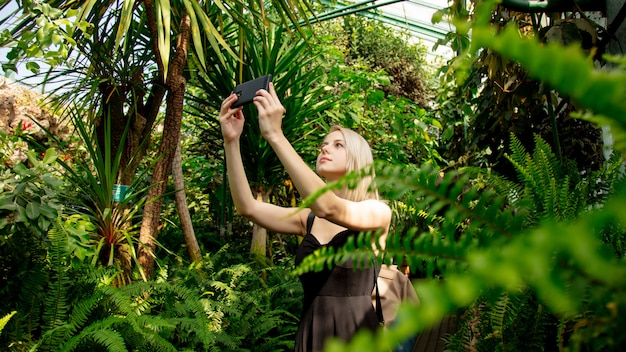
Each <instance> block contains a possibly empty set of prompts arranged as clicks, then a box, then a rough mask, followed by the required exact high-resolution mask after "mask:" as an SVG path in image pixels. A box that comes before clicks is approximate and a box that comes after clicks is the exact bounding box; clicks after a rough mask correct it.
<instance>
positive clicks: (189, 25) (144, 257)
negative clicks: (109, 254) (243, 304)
mask: <svg viewBox="0 0 626 352" xmlns="http://www.w3.org/2000/svg"><path fill="white" fill-rule="evenodd" d="M141 5H142V6H135V1H133V0H128V1H124V2H121V3H120V2H115V1H113V2H93V1H85V2H78V3H76V2H65V1H50V2H47V1H44V2H36V3H24V6H21V7H20V8H18V9H17V10H16V11H15V12H13V13H9V14H7V16H6V17H4V18H3V19H2V20H0V23H1V24H3V25H5V26H8V27H9V28H8V29H7V30H6V31H4V32H3V35H2V37H1V38H0V43H1V45H2V46H8V45H12V46H13V47H12V49H11V52H10V54H9V60H10V62H9V66H8V67H13V68H15V67H16V66H15V63H17V62H19V61H20V60H24V59H27V60H28V59H31V58H33V57H35V58H36V57H43V58H44V60H45V59H46V58H49V59H50V60H48V61H47V64H51V65H52V69H51V71H50V72H48V75H47V79H48V80H49V81H56V80H62V81H63V80H65V79H68V78H70V79H71V78H72V77H73V76H74V77H78V79H77V80H76V81H77V82H78V84H77V85H76V86H77V90H78V92H72V93H69V94H67V95H65V100H64V101H65V102H66V103H68V104H71V103H73V102H74V103H76V104H74V105H80V104H79V103H81V102H82V103H85V104H86V105H85V106H86V109H85V111H93V116H94V117H95V118H94V119H93V120H91V121H93V122H94V123H95V124H96V126H97V127H98V128H99V131H100V133H99V135H100V136H102V135H103V132H104V125H102V124H99V123H98V121H102V120H103V119H105V118H110V119H111V122H112V123H113V125H114V126H115V127H114V128H113V131H114V132H113V136H112V139H113V141H116V143H113V145H114V146H117V145H120V144H119V143H117V142H119V141H120V137H121V134H120V131H121V130H122V128H121V126H131V127H132V128H131V129H130V130H129V131H128V137H129V138H128V139H129V141H128V143H126V147H127V150H125V151H124V153H122V156H123V158H122V161H121V166H122V167H121V168H120V171H121V170H125V171H126V172H127V173H126V174H120V175H116V177H118V178H119V179H118V180H117V181H118V183H119V184H123V185H126V184H128V183H127V181H128V180H130V179H131V178H132V177H133V175H134V171H135V170H136V168H137V164H127V162H129V161H130V159H127V158H130V156H134V155H138V156H139V158H137V159H138V160H136V161H137V162H138V161H140V160H141V156H143V155H144V154H143V153H145V149H141V148H139V146H140V143H141V142H143V141H145V140H147V137H148V136H149V134H150V133H151V131H152V129H153V126H154V124H155V121H156V119H157V116H158V113H159V111H160V109H161V105H162V104H163V102H164V99H165V103H166V107H165V120H164V129H163V134H162V139H161V143H160V146H159V155H160V156H161V158H160V159H159V161H158V162H157V163H156V165H155V168H154V170H153V177H152V179H151V182H152V183H153V187H151V188H150V190H149V192H148V202H147V203H146V209H145V211H144V215H145V217H144V218H143V222H142V226H141V229H140V242H141V243H142V245H141V246H139V247H138V256H139V260H140V262H141V263H142V270H143V271H144V275H145V276H146V277H150V276H151V274H152V268H153V264H154V253H153V252H154V248H155V246H156V242H155V240H156V237H157V228H158V225H159V220H160V217H159V214H160V212H161V208H162V199H160V198H159V197H160V196H161V195H162V194H163V192H164V191H165V189H166V186H167V180H168V177H169V174H170V172H171V165H172V161H173V157H174V152H175V150H176V147H177V146H178V145H179V139H180V127H181V121H182V110H183V102H184V95H185V89H186V80H187V77H186V74H185V72H184V71H185V68H186V67H187V58H188V56H189V54H191V53H192V52H193V54H192V55H193V56H194V58H195V59H194V60H193V66H192V69H201V70H206V69H212V66H210V65H207V60H206V59H205V52H204V50H205V46H208V47H211V48H212V49H213V50H212V51H211V54H210V55H211V57H212V58H216V61H219V62H224V55H225V54H224V52H225V53H228V55H231V56H232V57H237V55H236V54H235V53H234V51H233V50H232V49H231V48H230V47H228V46H226V45H225V44H226V42H225V41H224V38H223V37H222V35H221V33H220V31H221V30H222V27H221V24H222V23H223V22H224V19H226V21H231V20H232V21H234V22H236V23H237V24H239V25H240V27H239V28H240V30H241V31H242V33H243V32H245V31H246V29H247V27H248V26H247V25H248V24H249V23H250V22H249V19H250V18H258V19H260V20H259V22H266V21H269V20H271V21H274V20H276V22H277V23H281V24H283V25H284V26H288V25H289V24H295V27H294V28H295V30H297V31H299V30H301V27H300V25H299V20H298V17H299V16H305V18H306V16H307V13H309V10H310V9H309V7H308V5H307V3H306V2H301V1H296V2H286V1H284V0H272V1H271V7H272V8H273V9H275V11H276V12H277V13H278V14H279V16H277V17H276V18H273V19H267V18H266V17H265V8H264V7H261V8H259V7H258V6H257V3H255V2H245V1H237V2H234V3H230V4H228V5H224V4H222V3H217V4H216V3H211V2H209V3H200V2H197V1H195V0H184V1H143V2H141ZM264 5H265V6H270V4H264ZM20 16H21V17H20ZM16 18H17V19H18V20H17V22H16V23H15V25H12V21H13V20H14V19H16ZM174 38H175V39H176V40H173V39H174ZM51 49H52V50H51ZM222 49H224V50H222ZM44 50H45V51H46V52H49V55H48V56H46V55H44V54H45V53H44ZM68 58H71V59H68ZM68 60H69V61H72V62H71V63H70V64H69V65H68V66H69V67H71V68H70V69H62V70H61V71H60V72H58V73H56V72H57V71H55V70H56V69H57V67H58V65H59V64H60V63H67V62H68ZM30 62H32V61H30ZM11 65H13V66H11ZM28 67H29V68H30V69H31V70H33V71H34V72H38V71H39V67H38V65H37V64H32V63H31V64H30V65H29V66H28ZM144 77H151V79H150V80H144ZM50 83H51V82H50ZM80 92H82V93H80ZM107 116H108V117H107ZM137 148H138V149H137ZM113 154H114V155H115V154H116V153H113ZM128 165H129V166H130V168H127V166H128Z"/></svg>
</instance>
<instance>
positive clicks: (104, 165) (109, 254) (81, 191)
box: [59, 109, 150, 285]
mask: <svg viewBox="0 0 626 352" xmlns="http://www.w3.org/2000/svg"><path fill="white" fill-rule="evenodd" d="M66 112H67V114H68V115H69V116H70V118H71V121H72V126H73V127H74V130H75V131H76V132H77V134H78V136H79V138H80V140H81V142H82V143H81V144H80V145H81V146H82V147H83V148H84V149H79V150H78V151H77V153H76V154H75V155H73V156H72V158H71V159H69V160H67V161H63V160H60V161H59V162H60V164H61V165H62V166H63V169H64V171H65V173H64V174H65V177H66V178H67V180H68V181H69V183H70V185H71V189H70V190H69V191H68V192H67V194H65V197H66V199H67V209H66V211H67V212H68V213H70V214H80V215H85V216H87V217H88V218H89V219H90V220H91V222H92V223H93V226H94V228H95V230H94V232H93V235H92V243H91V245H92V246H93V247H94V251H95V253H96V256H95V257H94V258H93V263H92V264H96V262H98V261H99V263H100V264H101V265H104V266H114V267H116V268H118V269H119V270H121V271H122V274H121V275H119V277H118V282H117V285H123V284H126V283H129V282H130V281H131V279H132V277H131V271H132V268H133V262H134V263H135V264H137V266H138V259H137V254H136V251H135V248H136V243H137V226H138V225H137V224H138V216H139V215H140V210H141V209H142V207H143V205H144V203H145V200H146V197H145V194H146V192H147V190H148V188H149V186H148V185H147V184H146V181H145V180H146V178H147V176H146V175H147V173H148V171H149V170H150V167H149V166H148V167H146V168H145V169H144V170H143V172H142V173H141V174H139V175H136V177H135V178H133V179H132V180H130V182H129V183H130V184H129V185H125V186H126V187H124V186H123V185H119V184H117V180H118V178H117V175H119V174H120V173H122V172H123V171H120V167H121V163H120V160H121V154H122V151H123V150H124V140H125V138H122V139H121V145H119V146H118V147H117V148H115V151H116V154H113V149H114V148H113V147H112V144H113V140H112V133H111V129H112V124H111V122H110V121H109V120H108V119H107V118H105V120H104V121H103V125H104V126H105V129H104V136H102V138H101V141H100V142H101V143H102V145H100V146H99V145H98V142H97V138H96V133H97V131H96V128H95V126H94V125H92V124H89V123H87V121H85V120H84V116H83V115H82V114H81V113H80V111H79V110H77V109H67V110H66ZM125 130H126V131H127V130H129V127H128V126H126V128H125ZM124 136H125V133H124V134H122V137H124ZM130 160H131V161H132V158H131V159H130ZM139 273H140V274H142V275H143V271H142V270H139ZM143 279H144V280H146V279H147V278H146V277H143Z"/></svg>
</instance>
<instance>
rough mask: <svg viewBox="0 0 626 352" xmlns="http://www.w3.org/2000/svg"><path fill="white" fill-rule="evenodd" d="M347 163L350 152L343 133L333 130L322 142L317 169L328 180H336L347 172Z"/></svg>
mask: <svg viewBox="0 0 626 352" xmlns="http://www.w3.org/2000/svg"><path fill="white" fill-rule="evenodd" d="M347 164H348V153H347V151H346V141H345V140H344V137H343V133H341V131H333V132H331V133H329V134H328V135H327V136H326V138H324V141H323V142H322V145H321V149H320V153H319V155H318V156H317V163H316V165H315V169H316V170H317V173H318V175H320V176H322V177H324V178H325V179H326V180H328V181H334V180H337V179H339V178H341V177H343V176H344V175H345V174H346V165H347Z"/></svg>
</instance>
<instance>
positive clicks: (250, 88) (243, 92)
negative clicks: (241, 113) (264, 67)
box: [232, 74, 272, 108]
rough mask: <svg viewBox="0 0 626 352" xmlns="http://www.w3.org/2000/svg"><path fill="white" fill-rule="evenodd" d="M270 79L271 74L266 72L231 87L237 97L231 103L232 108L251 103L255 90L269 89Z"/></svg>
mask: <svg viewBox="0 0 626 352" xmlns="http://www.w3.org/2000/svg"><path fill="white" fill-rule="evenodd" d="M271 81H272V75H271V74H268V75H265V76H262V77H259V78H255V79H252V80H249V81H247V82H243V83H242V84H240V85H238V86H237V87H235V89H233V93H235V94H237V96H238V97H239V99H237V101H236V102H235V103H234V104H233V105H232V107H233V108H237V107H240V106H242V105H246V104H249V103H252V99H253V98H254V97H255V96H256V92H257V91H258V90H259V89H265V90H268V89H269V84H270V82H271Z"/></svg>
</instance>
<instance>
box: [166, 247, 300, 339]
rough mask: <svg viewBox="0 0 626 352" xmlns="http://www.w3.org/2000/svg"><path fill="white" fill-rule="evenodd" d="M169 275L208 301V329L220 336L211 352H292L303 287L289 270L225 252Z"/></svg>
mask: <svg viewBox="0 0 626 352" xmlns="http://www.w3.org/2000/svg"><path fill="white" fill-rule="evenodd" d="M287 264H288V265H291V264H290V263H287ZM171 275H172V277H173V278H175V280H180V282H183V283H184V285H185V286H187V287H194V288H197V289H198V290H199V292H201V293H202V295H203V297H205V298H206V300H204V304H206V305H207V307H209V308H210V309H211V311H212V312H211V313H210V317H211V318H212V319H213V322H212V325H211V327H210V328H211V329H216V330H217V331H219V332H220V335H219V336H218V339H217V340H216V341H215V345H214V349H215V350H232V351H234V350H237V351H272V350H274V351H275V350H290V349H293V341H294V335H295V332H296V327H297V320H298V315H299V313H300V310H301V309H302V308H301V295H302V287H301V286H300V283H299V282H298V281H297V278H295V277H294V276H291V275H290V269H289V267H288V266H282V265H278V266H275V265H267V266H266V265H263V264H260V263H259V262H258V260H256V259H255V260H250V259H247V257H244V256H242V255H238V254H235V253H234V252H233V248H232V247H231V246H225V247H223V248H221V249H220V250H219V251H217V252H215V253H213V254H207V255H206V256H205V257H204V259H203V260H202V262H201V263H197V264H195V265H194V266H193V267H189V268H185V267H180V268H174V269H173V270H172V274H171Z"/></svg>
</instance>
